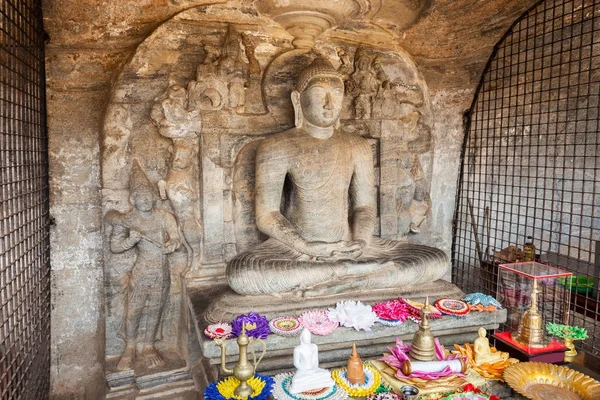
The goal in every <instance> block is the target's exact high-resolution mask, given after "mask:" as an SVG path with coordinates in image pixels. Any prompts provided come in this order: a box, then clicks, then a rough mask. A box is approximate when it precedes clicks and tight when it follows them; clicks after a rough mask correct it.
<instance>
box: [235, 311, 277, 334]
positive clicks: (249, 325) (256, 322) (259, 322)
mask: <svg viewBox="0 0 600 400" xmlns="http://www.w3.org/2000/svg"><path fill="white" fill-rule="evenodd" d="M242 326H244V327H245V328H246V335H248V336H249V337H253V338H258V339H266V338H267V336H269V333H271V330H270V329H269V321H267V318H266V317H263V316H262V315H260V314H256V313H253V312H250V313H248V315H240V316H238V317H236V318H235V319H234V320H233V321H231V327H232V330H231V333H232V334H233V336H235V337H238V336H240V334H241V333H242Z"/></svg>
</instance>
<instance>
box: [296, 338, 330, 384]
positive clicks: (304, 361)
mask: <svg viewBox="0 0 600 400" xmlns="http://www.w3.org/2000/svg"><path fill="white" fill-rule="evenodd" d="M310 340H311V334H310V331H309V330H308V329H304V330H303V331H302V333H301V334H300V345H299V346H296V347H295V348H294V367H296V373H295V374H294V377H293V378H292V385H291V386H290V392H291V393H294V394H297V393H302V392H306V391H308V390H314V389H321V388H325V387H331V386H333V385H335V382H333V379H331V374H330V373H329V371H328V370H326V369H322V368H319V348H318V347H317V345H316V344H314V343H311V342H310Z"/></svg>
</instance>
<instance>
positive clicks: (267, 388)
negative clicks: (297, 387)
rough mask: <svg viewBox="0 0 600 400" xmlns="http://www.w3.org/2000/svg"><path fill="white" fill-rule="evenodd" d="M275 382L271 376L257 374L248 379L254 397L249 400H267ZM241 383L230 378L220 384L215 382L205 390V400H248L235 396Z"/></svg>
mask: <svg viewBox="0 0 600 400" xmlns="http://www.w3.org/2000/svg"><path fill="white" fill-rule="evenodd" d="M274 383H275V381H274V380H273V378H271V377H270V376H264V375H259V374H256V375H254V376H253V377H252V378H250V379H248V384H249V385H250V387H251V388H252V395H251V396H249V397H247V400H265V399H266V398H267V397H269V396H270V395H271V392H272V391H273V384H274ZM239 384H240V381H239V380H238V379H237V378H235V377H233V376H229V377H227V378H225V379H222V380H220V381H218V382H213V383H211V384H210V385H208V387H207V388H206V389H205V390H204V400H232V399H235V400H246V399H245V398H242V397H240V396H236V395H235V394H234V391H235V389H236V388H237V387H238V385H239Z"/></svg>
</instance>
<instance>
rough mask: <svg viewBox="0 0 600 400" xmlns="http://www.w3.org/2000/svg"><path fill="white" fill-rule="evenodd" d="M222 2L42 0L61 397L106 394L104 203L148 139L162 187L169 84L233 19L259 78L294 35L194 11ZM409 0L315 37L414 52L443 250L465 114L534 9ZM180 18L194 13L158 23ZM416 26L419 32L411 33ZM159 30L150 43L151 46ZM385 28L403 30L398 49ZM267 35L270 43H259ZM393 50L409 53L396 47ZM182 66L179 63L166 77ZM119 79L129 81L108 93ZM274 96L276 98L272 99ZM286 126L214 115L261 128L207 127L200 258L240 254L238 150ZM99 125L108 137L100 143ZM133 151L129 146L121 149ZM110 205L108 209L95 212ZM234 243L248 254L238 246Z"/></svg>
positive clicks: (381, 133)
mask: <svg viewBox="0 0 600 400" xmlns="http://www.w3.org/2000/svg"><path fill="white" fill-rule="evenodd" d="M224 2H225V1H220V0H212V1H205V0H200V1H185V0H181V1H178V0H146V1H130V0H126V1H124V0H110V1H105V2H93V1H81V0H67V1H64V0H60V1H59V0H46V1H45V2H44V14H45V15H44V17H45V28H46V30H47V31H48V33H49V36H50V43H49V45H48V46H47V50H46V58H47V80H48V124H49V137H50V143H49V145H50V147H49V151H50V175H51V213H52V215H53V217H54V218H55V221H56V226H54V227H53V228H52V242H51V246H52V271H53V272H52V279H53V300H52V302H53V308H52V321H53V322H52V385H53V386H52V387H53V389H52V391H53V397H54V398H78V399H80V398H88V399H91V398H95V397H98V396H101V395H102V388H103V384H102V381H103V379H104V370H103V363H104V356H105V349H104V313H105V312H106V310H105V306H104V299H103V296H104V278H103V274H102V268H103V265H102V263H103V257H104V256H103V253H102V240H103V239H102V222H101V218H102V211H101V207H103V210H106V209H109V208H115V207H116V208H123V207H124V205H126V204H127V203H126V202H127V196H128V192H127V187H126V182H127V179H126V177H127V176H128V175H129V170H130V169H129V164H128V163H127V162H126V161H125V160H126V158H127V153H128V152H130V151H133V152H135V151H138V150H141V151H148V150H147V148H146V147H145V146H147V144H145V142H146V141H147V139H151V140H150V141H149V142H150V143H153V144H155V147H152V148H151V151H152V152H155V154H156V157H154V158H152V159H149V160H147V163H148V165H145V167H147V168H148V167H149V168H148V169H149V170H150V172H151V179H154V181H156V180H158V179H159V178H163V177H164V176H165V174H166V171H167V169H168V163H167V159H168V149H169V141H168V140H166V139H164V138H161V137H160V135H158V133H157V132H156V130H155V128H154V127H153V126H152V124H151V122H150V112H149V103H147V102H148V101H150V100H153V99H154V98H155V97H156V96H158V95H159V94H161V93H162V92H163V91H164V89H165V88H166V87H167V86H168V84H169V83H172V82H170V81H169V78H171V79H173V80H174V82H177V83H187V82H188V81H189V80H191V79H194V78H195V77H194V73H195V69H196V67H197V65H198V63H199V62H200V61H201V60H202V58H203V56H204V54H203V53H202V51H201V50H200V44H201V43H204V41H211V40H216V39H218V38H219V37H220V36H219V35H221V33H222V31H223V27H224V26H225V23H226V22H235V23H236V24H238V25H240V26H241V27H243V28H244V29H245V30H257V28H256V24H257V21H262V22H260V23H261V24H262V31H261V34H260V35H258V36H257V37H256V39H257V42H260V43H258V46H257V48H256V54H255V55H256V58H257V60H258V62H259V64H260V65H261V67H262V69H263V71H264V67H265V66H266V65H267V64H268V62H269V61H270V59H271V58H272V55H273V54H274V53H275V52H276V51H279V50H283V49H289V48H291V44H290V42H291V36H290V35H289V34H287V33H285V32H284V31H283V30H282V29H281V28H280V27H278V26H277V25H276V24H275V23H274V22H272V21H269V20H268V19H266V18H263V17H260V16H259V15H258V13H257V12H256V9H255V8H254V6H253V4H252V2H251V1H248V0H244V1H239V2H230V3H229V4H228V5H227V6H206V7H199V8H197V9H196V8H194V7H196V6H199V5H202V4H208V3H224ZM409 3H411V2H401V4H400V3H399V2H394V1H384V2H383V4H382V5H381V6H376V7H374V8H372V9H371V10H369V12H368V13H367V14H366V18H367V19H372V20H373V21H375V22H376V23H377V25H378V26H379V28H375V27H374V25H370V24H369V23H365V22H355V21H348V22H345V23H344V24H343V25H342V26H341V28H340V29H337V30H336V31H333V32H328V33H326V34H324V35H323V36H322V37H321V38H319V39H318V40H317V46H318V47H319V48H321V49H322V50H323V51H324V52H325V54H326V55H328V56H329V57H333V56H335V53H336V50H335V48H334V46H331V45H329V44H328V42H329V41H342V42H346V43H354V44H356V43H360V42H361V41H364V38H369V39H368V40H369V42H370V44H371V45H372V46H373V47H374V48H380V49H388V50H389V49H393V51H400V52H403V51H404V50H406V52H407V54H410V56H408V57H406V59H410V58H411V57H412V58H413V59H414V60H415V61H416V64H418V72H419V73H420V74H421V75H422V77H423V78H424V82H425V87H427V86H428V87H429V90H430V91H431V93H430V98H431V108H430V110H429V111H428V113H427V115H429V118H431V119H430V120H428V123H429V124H430V125H431V126H432V143H433V144H434V146H435V147H434V150H433V151H434V152H433V153H430V155H429V156H428V157H430V158H429V159H427V156H424V155H423V154H421V155H420V156H419V157H421V163H422V164H423V165H429V166H430V167H428V168H429V170H426V173H427V174H428V175H429V176H432V180H431V198H432V202H433V204H432V208H431V213H432V216H431V218H430V221H431V226H430V227H429V232H430V235H429V236H426V237H427V238H428V239H427V241H428V242H431V243H436V244H437V245H438V246H441V247H442V248H443V249H444V250H446V251H448V250H449V247H450V241H451V238H450V235H451V229H450V221H451V219H452V213H453V207H454V196H455V182H456V174H457V172H458V169H457V167H458V165H459V160H458V155H459V153H460V144H461V140H462V114H463V111H464V110H465V109H466V108H467V107H468V106H469V103H470V98H471V96H472V93H473V91H474V89H475V87H476V84H477V82H478V79H479V76H480V74H481V71H482V70H483V67H484V65H485V62H486V61H487V58H488V57H489V54H490V53H491V49H492V47H493V45H494V44H495V43H496V42H497V41H498V39H499V38H500V37H501V35H502V34H503V33H504V31H505V30H506V29H507V27H508V26H509V25H510V24H511V23H512V22H513V21H514V20H515V19H516V17H518V15H520V14H521V13H522V12H523V11H525V10H526V9H527V8H528V7H529V6H530V5H532V4H533V3H534V1H533V0H527V1H520V0H495V1H486V2H481V1H478V0H466V1H460V2H457V1H453V0H442V1H437V2H435V4H433V5H431V2H429V1H423V2H416V3H415V2H412V3H415V4H417V3H418V4H417V5H418V7H420V9H423V10H426V13H425V14H424V15H421V14H420V11H419V12H416V14H415V15H417V17H415V18H413V19H411V18H412V17H411V18H408V19H407V18H405V17H404V16H401V15H406V14H403V13H402V12H400V10H401V9H402V7H405V6H406V4H409ZM398 7H400V8H398ZM186 9H190V10H189V11H186V12H184V13H182V14H180V16H178V17H177V18H175V19H174V20H172V21H169V22H167V23H165V24H164V25H162V26H161V24H163V23H164V22H165V21H168V20H169V19H170V18H171V17H172V16H174V15H176V14H177V13H179V12H180V11H182V10H186ZM413 11H414V10H413ZM411 15H412V14H411ZM419 15H420V16H419ZM414 20H416V23H415V24H414V25H412V27H408V26H409V25H410V24H411V23H412V22H413V21H414ZM198 21H200V22H198ZM175 25H176V26H177V29H171V31H169V32H166V31H165V29H166V27H169V26H170V27H171V28H173V27H174V26H175ZM199 28H201V29H204V31H203V34H202V35H200V34H198V33H197V30H198V29H199ZM195 30H196V32H194V31H195ZM153 32H154V37H156V38H157V39H156V41H152V40H150V41H144V39H146V38H148V37H149V36H150V35H151V34H153ZM161 32H162V35H161ZM390 32H391V33H392V34H394V35H396V38H394V39H393V40H392V41H390V37H391V36H390ZM265 37H271V38H272V40H263V39H264V38H265ZM182 38H183V39H182ZM142 42H143V43H142ZM140 43H142V44H141V45H140V46H139V47H138V45H139V44H140ZM398 44H399V45H400V46H402V48H403V49H404V50H399V47H398V46H397V45H398ZM148 46H154V48H153V49H150V48H148ZM136 49H137V50H136ZM136 51H137V52H139V53H145V55H146V57H145V58H137V59H135V58H133V56H134V53H135V52H136ZM127 63H129V64H128V66H127V67H126V68H124V65H126V64H127ZM174 65H176V66H177V68H172V66H174ZM170 69H171V70H170ZM409 69H411V68H409ZM414 70H415V71H416V70H417V68H416V67H415V68H414ZM169 72H174V75H173V76H171V77H169V76H168V74H169ZM120 73H122V75H121V79H122V80H123V82H125V83H124V84H121V85H117V86H114V85H113V83H114V82H115V81H116V80H117V77H118V76H119V74H120ZM265 74H266V73H265ZM272 78H273V79H272V80H271V81H269V83H270V84H273V85H276V84H277V79H275V78H277V77H276V76H275V77H272ZM141 81H144V82H146V83H141ZM134 83H135V84H134ZM157 83H158V84H157ZM111 93H112V96H113V97H112V99H113V101H114V102H115V103H119V105H118V106H116V105H115V107H112V108H111V109H109V110H108V113H109V114H108V115H106V112H107V105H108V101H109V98H110V96H111ZM272 101H274V102H277V101H278V99H275V100H272ZM281 101H288V99H282V100H281ZM254 103H257V102H256V101H254ZM282 117H285V116H278V117H277V118H279V119H277V118H275V120H273V119H271V120H269V121H268V122H265V120H264V118H263V117H260V116H259V117H256V118H250V119H248V120H241V119H237V120H235V119H234V120H233V122H231V119H230V118H221V119H219V118H217V117H215V124H214V126H222V127H223V128H226V129H228V130H229V131H230V132H233V133H237V134H239V133H242V132H245V133H248V127H252V128H254V130H253V131H252V132H250V135H249V136H252V137H246V138H244V140H242V141H235V142H228V139H227V138H223V137H222V135H220V134H219V132H218V130H215V129H211V128H212V127H208V129H205V130H204V137H203V142H202V145H201V151H202V163H203V164H202V170H203V171H202V172H203V174H204V175H203V182H202V184H203V185H207V187H208V188H209V190H208V191H207V197H206V198H205V199H204V202H203V204H204V205H203V207H204V208H203V215H204V217H205V218H206V217H207V216H208V217H209V218H214V221H212V220H210V221H206V220H205V232H204V235H205V239H208V241H207V242H206V243H205V248H204V257H205V259H206V260H207V261H210V260H213V261H219V262H221V261H222V260H228V259H229V258H231V257H232V256H233V255H234V254H235V253H236V250H237V252H239V251H240V248H239V247H238V248H237V249H236V248H235V244H234V243H233V242H232V235H234V234H235V235H238V231H240V230H241V231H244V230H246V229H247V227H246V226H243V224H242V225H234V226H232V221H233V220H235V218H236V215H237V214H238V213H239V212H240V210H239V209H237V208H236V203H235V199H234V197H235V196H232V195H231V193H230V189H231V187H232V185H233V186H234V187H235V185H236V184H238V185H239V184H240V183H239V180H238V181H236V176H235V174H234V173H233V172H232V169H233V168H232V167H233V165H234V163H235V162H236V158H235V157H236V155H237V154H239V152H240V149H242V147H243V145H247V143H249V142H252V141H254V140H255V139H258V138H262V136H260V135H262V134H265V133H269V132H266V131H265V130H264V127H265V126H266V124H268V125H269V126H271V128H272V130H271V131H270V132H275V131H281V130H283V128H285V122H282V121H283V120H282V119H281V118H282ZM236 121H237V122H236ZM240 121H243V123H240ZM274 121H275V123H274ZM232 123H233V125H229V124H232ZM236 124H237V125H236ZM132 127H136V128H137V130H136V131H135V135H134V136H136V137H135V138H134V137H132V136H131V130H132ZM103 129H105V130H106V131H107V132H110V133H109V134H108V135H107V136H106V137H105V138H104V139H105V141H104V143H103V144H102V131H103ZM354 129H356V130H357V132H359V133H360V134H361V135H363V136H369V137H370V138H373V140H374V143H373V146H374V148H375V149H377V148H379V146H384V147H385V146H387V145H390V144H391V145H393V143H390V142H387V143H386V142H385V141H386V140H387V139H386V137H385V135H386V133H385V130H384V129H382V127H381V125H373V124H369V123H364V124H356V125H355V127H354ZM130 141H131V143H130ZM125 143H130V144H131V146H130V147H127V146H125V145H124V144H125ZM207 144H208V145H207ZM210 144H214V146H213V145H210ZM205 145H206V146H205ZM101 150H102V151H103V152H104V153H105V154H112V155H113V156H114V157H113V158H112V160H113V161H114V163H113V164H106V165H105V167H107V168H110V169H111V170H112V171H113V172H114V174H113V175H112V176H111V177H107V176H106V175H104V181H103V183H102V182H101V168H100V159H101ZM376 151H381V149H379V150H376ZM119 152H121V153H119ZM238 161H240V162H241V161H243V160H238ZM386 168H387V164H384V163H381V164H380V165H379V164H378V165H376V169H377V171H379V169H381V171H380V172H379V174H380V175H381V176H385V175H387V174H391V175H393V174H394V173H395V172H393V171H391V170H390V171H389V172H387V171H386ZM236 182H237V183H236ZM101 188H103V190H102V192H101ZM384 189H386V188H379V187H378V190H381V192H382V193H381V196H382V198H383V199H385V198H386V197H387V198H389V202H387V203H386V202H385V201H384V202H383V203H382V205H383V207H382V210H383V211H384V213H385V215H382V216H381V219H380V223H379V224H378V229H379V227H381V230H382V232H386V231H389V232H394V231H397V227H396V225H395V224H397V222H398V220H397V218H396V217H394V216H393V215H391V214H389V213H391V212H392V210H393V199H394V193H393V192H391V191H386V190H384ZM102 197H103V198H104V204H101V198H102ZM238 205H239V204H238ZM122 211H125V210H124V209H123V210H122ZM206 222H210V223H211V224H212V225H211V224H208V225H207V224H206ZM232 231H234V232H233V233H232ZM237 245H238V246H244V244H241V243H240V242H238V243H237ZM245 245H247V246H249V245H251V243H250V244H245ZM222 272H223V266H222V264H219V263H214V264H210V263H208V264H207V266H206V279H207V280H210V279H214V277H215V276H218V275H221V274H222Z"/></svg>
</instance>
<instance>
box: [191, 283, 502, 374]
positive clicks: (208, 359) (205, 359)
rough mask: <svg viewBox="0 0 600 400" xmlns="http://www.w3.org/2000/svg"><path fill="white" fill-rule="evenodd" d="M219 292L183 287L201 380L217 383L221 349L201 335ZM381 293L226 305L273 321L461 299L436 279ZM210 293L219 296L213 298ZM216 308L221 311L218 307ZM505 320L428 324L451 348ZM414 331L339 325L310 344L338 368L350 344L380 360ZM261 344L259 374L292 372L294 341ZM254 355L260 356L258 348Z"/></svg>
mask: <svg viewBox="0 0 600 400" xmlns="http://www.w3.org/2000/svg"><path fill="white" fill-rule="evenodd" d="M222 290H226V289H224V288H222V289H221V291H219V288H213V289H212V290H210V291H209V290H206V289H205V288H188V293H189V295H190V300H191V301H190V307H191V316H192V318H191V320H192V324H193V325H194V328H195V330H196V336H195V337H196V338H197V339H198V341H197V346H198V351H199V353H200V358H201V359H202V364H203V366H204V368H203V370H204V373H205V378H204V379H207V380H208V381H210V380H216V379H217V378H218V376H219V364H220V354H221V350H220V348H219V347H217V346H216V345H215V343H214V342H213V341H212V340H210V339H207V338H206V337H205V336H204V334H203V331H204V327H205V326H206V325H207V324H208V323H209V321H208V319H207V318H206V315H207V314H206V312H207V310H209V309H212V310H214V309H215V307H214V305H213V306H212V308H210V306H211V301H210V299H211V298H212V301H213V302H215V301H216V302H219V301H222V299H223V297H226V296H228V294H227V293H226V294H225V295H224V294H223V291H222ZM386 292H387V293H374V292H371V293H368V296H365V294H364V293H363V294H362V296H361V295H360V294H356V293H355V294H350V295H345V296H343V298H340V296H335V297H332V298H326V299H320V300H319V301H320V303H319V305H316V304H312V303H311V306H309V307H307V306H306V304H304V301H305V299H301V298H300V299H296V303H289V302H287V301H286V302H285V304H287V305H288V307H289V308H287V309H284V308H282V307H281V304H279V303H278V300H277V299H276V298H274V297H271V304H266V302H265V304H262V305H261V306H262V308H261V307H257V305H256V303H254V302H249V301H244V300H243V299H242V298H241V297H244V296H239V297H240V298H239V299H238V303H237V304H235V305H234V304H231V303H229V301H228V302H227V304H231V307H232V308H233V309H234V310H235V313H236V315H239V314H247V313H248V312H250V311H254V312H258V313H260V314H261V315H266V316H267V318H273V317H276V316H283V315H298V314H300V313H301V311H303V310H305V309H314V308H327V307H329V306H333V305H335V303H336V302H337V301H340V300H350V299H355V300H362V301H363V302H365V303H374V302H377V301H382V300H390V299H394V298H396V297H399V296H402V297H408V298H410V299H412V300H421V301H422V300H423V299H424V298H425V296H430V301H431V302H432V303H433V301H435V300H436V299H437V298H441V297H451V298H460V297H461V296H462V295H463V293H462V292H461V291H460V290H459V289H458V288H457V287H456V286H455V285H452V284H450V283H448V282H445V281H437V282H433V283H432V284H429V285H424V286H422V287H421V289H420V290H419V289H418V288H412V289H410V291H409V292H408V293H407V292H406V291H404V290H402V291H399V290H396V291H393V292H390V291H386ZM215 294H218V295H217V296H215ZM383 296H386V297H383ZM230 298H232V297H230ZM313 300H314V299H313ZM310 301H312V300H310ZM218 307H221V305H219V306H218ZM212 315H214V314H212ZM223 320H226V319H223ZM505 321H506V310H498V311H496V312H494V313H480V312H473V313H469V314H468V315H467V316H466V317H464V318H456V317H450V316H444V317H443V318H442V319H436V320H431V323H430V325H431V330H432V332H433V333H434V335H435V336H436V337H438V338H439V339H440V341H441V343H442V344H444V345H446V346H448V347H449V348H452V344H454V343H459V344H462V343H466V342H471V343H472V342H473V340H474V339H475V338H476V337H477V330H478V329H479V328H480V327H484V328H486V329H495V328H498V327H499V325H500V324H501V323H503V322H505ZM417 329H418V325H417V324H416V323H414V322H412V321H407V322H405V323H404V324H402V325H400V326H397V327H387V326H383V325H381V324H379V323H376V324H375V326H374V327H373V328H372V330H371V331H368V332H367V331H356V330H354V329H351V328H342V327H340V328H337V329H336V331H335V332H334V333H333V334H331V335H328V336H317V335H313V336H312V338H313V343H316V344H317V345H318V346H319V360H320V365H321V366H322V367H324V368H332V367H338V366H342V365H344V364H345V363H346V362H347V360H348V356H349V355H350V352H351V348H352V344H353V343H356V346H357V348H358V351H359V354H360V355H361V357H363V359H368V358H377V357H381V356H382V355H383V353H384V352H386V351H387V348H388V347H392V346H394V344H395V340H396V338H400V339H402V340H404V341H405V342H410V341H411V340H412V337H413V335H414V333H415V332H416V331H417ZM265 343H266V346H267V353H266V355H265V357H264V359H263V360H262V362H261V363H260V365H259V367H258V372H261V373H265V374H269V375H272V374H276V373H278V372H281V371H285V370H290V369H292V368H293V360H292V354H293V349H294V347H296V346H297V345H298V344H299V343H300V342H299V338H297V337H296V338H286V337H281V336H277V335H269V337H268V338H267V339H266V340H265ZM226 344H227V346H226V348H227V351H226V360H227V362H228V367H229V368H231V367H232V366H233V365H234V363H235V362H236V361H237V359H238V347H237V343H236V342H235V339H230V340H227V341H226ZM256 351H257V352H260V348H259V347H258V346H257V348H256Z"/></svg>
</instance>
